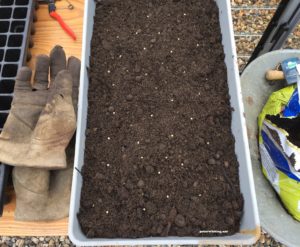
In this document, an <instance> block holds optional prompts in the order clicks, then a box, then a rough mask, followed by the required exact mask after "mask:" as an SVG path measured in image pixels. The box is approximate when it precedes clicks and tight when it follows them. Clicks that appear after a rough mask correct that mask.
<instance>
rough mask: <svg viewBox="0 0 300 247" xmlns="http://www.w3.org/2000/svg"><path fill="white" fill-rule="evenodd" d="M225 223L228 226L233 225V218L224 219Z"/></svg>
mask: <svg viewBox="0 0 300 247" xmlns="http://www.w3.org/2000/svg"><path fill="white" fill-rule="evenodd" d="M226 223H227V224H229V225H232V224H233V223H234V218H233V217H226Z"/></svg>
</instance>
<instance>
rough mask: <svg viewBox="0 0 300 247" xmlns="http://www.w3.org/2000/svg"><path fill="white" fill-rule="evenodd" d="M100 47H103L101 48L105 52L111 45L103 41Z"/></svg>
mask: <svg viewBox="0 0 300 247" xmlns="http://www.w3.org/2000/svg"><path fill="white" fill-rule="evenodd" d="M102 45H103V48H104V49H106V50H110V49H111V45H110V43H109V42H108V41H107V40H103V41H102Z"/></svg>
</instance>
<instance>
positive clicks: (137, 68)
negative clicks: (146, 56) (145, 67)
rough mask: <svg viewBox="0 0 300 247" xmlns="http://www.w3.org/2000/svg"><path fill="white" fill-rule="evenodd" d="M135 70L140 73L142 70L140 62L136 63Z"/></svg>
mask: <svg viewBox="0 0 300 247" xmlns="http://www.w3.org/2000/svg"><path fill="white" fill-rule="evenodd" d="M134 72H136V73H139V72H141V66H140V65H139V64H136V65H135V67H134Z"/></svg>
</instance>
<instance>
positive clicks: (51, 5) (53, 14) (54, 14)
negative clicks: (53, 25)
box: [39, 0, 76, 40]
mask: <svg viewBox="0 0 300 247" xmlns="http://www.w3.org/2000/svg"><path fill="white" fill-rule="evenodd" d="M39 2H46V3H48V10H49V14H50V16H51V17H52V18H53V19H55V20H56V21H57V22H58V23H59V25H60V26H61V27H62V29H63V30H65V31H66V33H67V34H68V35H69V36H70V37H71V38H72V39H73V40H76V35H75V33H74V32H73V30H72V29H71V28H70V27H69V26H68V25H67V24H66V23H65V22H64V20H63V19H62V18H61V16H60V15H59V14H58V13H57V12H56V6H55V0H47V1H39Z"/></svg>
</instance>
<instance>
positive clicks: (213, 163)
mask: <svg viewBox="0 0 300 247" xmlns="http://www.w3.org/2000/svg"><path fill="white" fill-rule="evenodd" d="M207 163H208V164H209V165H215V164H216V160H215V159H213V158H211V159H209V160H208V161H207Z"/></svg>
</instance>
